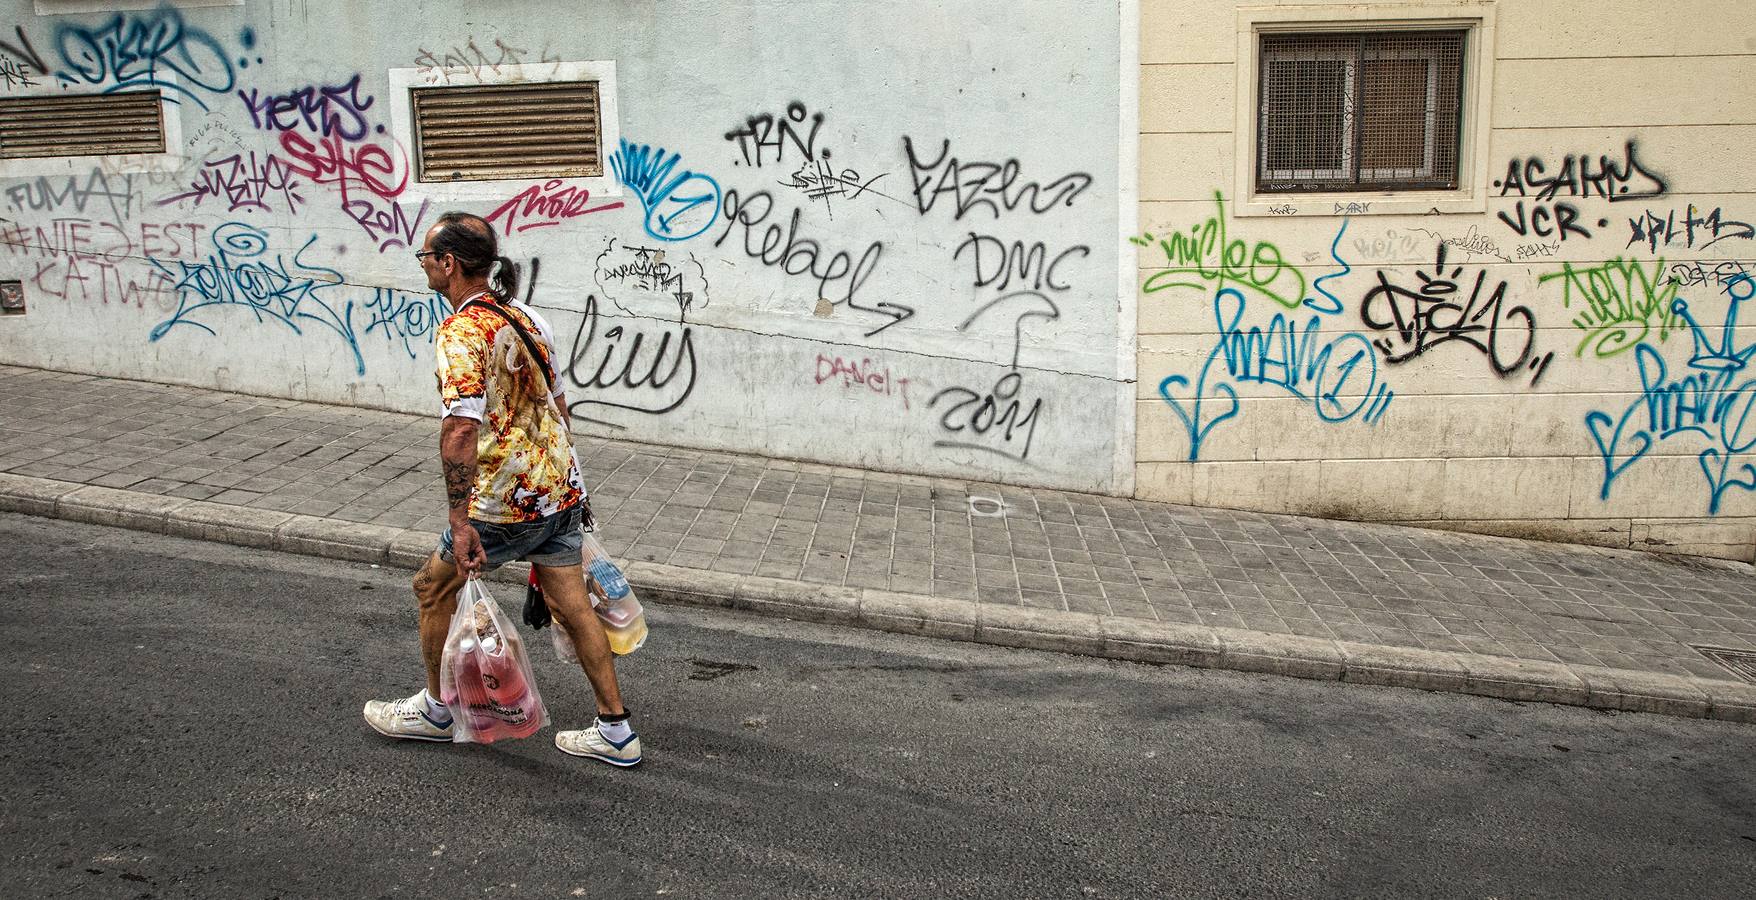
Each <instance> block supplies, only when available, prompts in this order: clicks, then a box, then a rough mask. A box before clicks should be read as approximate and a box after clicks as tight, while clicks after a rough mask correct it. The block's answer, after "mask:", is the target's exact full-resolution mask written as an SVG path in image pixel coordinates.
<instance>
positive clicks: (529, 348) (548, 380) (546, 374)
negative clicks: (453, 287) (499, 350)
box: [459, 300, 555, 393]
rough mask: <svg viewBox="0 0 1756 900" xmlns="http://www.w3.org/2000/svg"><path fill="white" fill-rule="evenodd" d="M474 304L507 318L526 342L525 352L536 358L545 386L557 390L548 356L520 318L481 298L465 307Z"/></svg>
mask: <svg viewBox="0 0 1756 900" xmlns="http://www.w3.org/2000/svg"><path fill="white" fill-rule="evenodd" d="M472 306H475V307H480V308H482V309H486V310H492V311H493V313H494V315H497V316H499V317H500V318H501V319H503V320H505V322H506V324H508V325H511V326H512V330H513V331H516V332H518V339H519V340H521V341H523V342H524V349H525V352H527V353H529V354H530V358H531V359H533V360H536V363H537V371H538V372H541V373H542V374H543V386H544V387H546V388H548V390H549V391H550V392H551V393H553V392H554V390H555V373H554V372H552V371H550V369H549V360H548V357H546V356H544V355H543V354H542V353H540V352H538V350H537V342H536V341H535V340H534V339H533V338H532V337H531V336H530V332H529V331H527V330H525V327H524V326H523V325H520V324H518V319H516V318H514V317H512V316H509V315H507V314H506V311H505V310H503V309H501V308H500V307H499V306H497V305H495V304H493V303H484V302H482V301H480V300H471V301H470V302H468V303H465V304H464V305H463V309H469V308H470V307H472ZM459 312H462V310H459Z"/></svg>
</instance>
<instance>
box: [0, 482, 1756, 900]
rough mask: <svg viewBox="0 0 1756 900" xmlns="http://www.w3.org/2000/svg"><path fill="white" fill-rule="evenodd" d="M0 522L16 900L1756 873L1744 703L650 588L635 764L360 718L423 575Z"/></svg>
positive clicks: (1614, 892) (407, 642)
mask: <svg viewBox="0 0 1756 900" xmlns="http://www.w3.org/2000/svg"><path fill="white" fill-rule="evenodd" d="M0 541H4V543H5V545H6V546H7V547H9V548H10V550H9V552H8V553H6V555H5V559H6V566H5V569H4V571H0V584H3V586H4V597H5V601H4V602H5V607H4V609H5V615H4V617H3V619H0V622H3V624H0V639H3V642H4V648H5V649H4V651H3V652H4V653H5V669H4V671H5V673H6V677H5V679H4V687H3V688H0V699H3V700H4V709H5V716H4V719H3V720H0V721H3V724H0V763H3V766H4V772H5V775H6V777H5V778H4V779H3V782H0V783H3V785H4V787H3V788H0V842H3V848H0V858H3V859H0V896H4V897H8V898H38V897H59V896H67V897H82V898H84V897H96V898H108V897H116V898H134V897H139V898H147V897H151V898H167V897H225V898H233V897H238V898H248V897H326V898H327V897H405V896H406V897H657V896H667V897H763V898H769V897H905V898H918V897H940V896H944V897H996V898H1022V897H1074V898H1085V897H1150V898H1183V897H1300V898H1303V897H1397V898H1402V897H1423V896H1433V897H1478V898H1481V897H1503V898H1511V897H1589V898H1611V897H1688V898H1717V897H1739V896H1743V897H1749V896H1751V895H1752V891H1756V766H1753V765H1752V764H1753V763H1756V728H1753V727H1751V726H1740V725H1732V724H1727V723H1721V722H1702V721H1690V720H1679V719H1668V718H1663V717H1657V716H1646V715H1627V714H1625V715H1611V714H1605V713H1600V712H1592V711H1587V710H1580V709H1571V708H1562V707H1548V706H1541V705H1528V704H1516V703H1506V702H1499V701H1491V700H1483V699H1479V698H1469V697H1455V696H1449V695H1440V694H1429V693H1423V692H1418V691H1409V690H1397V689H1380V688H1362V687H1355V686H1348V685H1339V684H1334V683H1318V682H1304V681H1297V680H1292V679H1279V678H1271V677H1266V676H1253V675H1241V674H1236V673H1227V672H1208V671H1198V670H1190V669H1178V668H1159V667H1151V666H1141V665H1134V664H1124V663H1109V662H1103V661H1094V660H1088V659H1084V658H1079V657H1071V656H1060V655H1055V654H1046V653H1035V652H1027V651H1009V650H1000V649H992V648H984V647H979V646H975V645H967V644H957V643H949V642H940V641H929V640H915V639H907V638H902V637H897V636H892V635H884V634H872V633H865V632H860V631H854V630H847V629H838V628H828V627H820V626H812V625H804V624H798V623H790V622H783V621H778V620H769V619H761V618H755V617H750V616H745V615H741V614H735V613H730V612H718V611H716V612H701V611H690V610H677V609H655V610H652V611H651V612H650V613H649V620H650V621H651V623H652V626H653V636H652V639H651V641H650V642H649V643H648V645H647V647H646V648H645V649H643V650H641V651H639V652H638V653H637V654H635V655H634V656H632V657H630V658H629V659H627V660H626V661H625V662H624V663H623V664H622V666H621V671H622V674H623V679H624V690H625V692H626V694H627V696H628V698H629V704H630V706H631V708H632V709H633V711H634V712H635V715H636V718H635V721H636V725H637V728H638V729H639V731H640V733H641V737H642V742H643V744H644V745H645V751H646V757H647V759H646V763H645V764H644V765H643V766H641V767H639V768H636V769H631V770H616V769H612V768H610V767H608V766H605V765H603V764H601V763H596V762H593V761H590V760H583V759H576V758H573V757H569V756H564V755H562V754H560V753H559V752H557V751H556V750H555V749H554V747H553V744H552V743H551V737H552V733H553V730H552V729H550V730H546V731H544V732H542V733H541V734H539V735H538V736H537V737H534V738H531V739H528V740H525V741H518V742H511V743H504V744H497V745H494V746H492V747H482V746H462V745H458V746H452V745H432V744H417V743H412V742H397V741H390V740H387V739H385V738H382V737H379V736H378V735H377V734H375V733H373V732H372V731H371V730H369V729H368V728H367V727H366V725H365V724H364V723H363V722H362V721H361V719H360V714H359V711H360V706H361V704H362V703H363V702H364V701H365V700H366V699H368V698H371V697H383V698H390V697H397V696H403V695H406V694H409V693H412V692H413V691H414V690H415V689H416V688H418V687H419V685H420V681H421V675H420V665H419V659H418V655H417V650H416V642H415V637H414V623H415V615H414V605H413V600H412V598H411V596H410V594H409V592H408V589H407V579H408V573H405V572H401V571H396V570H389V569H374V568H371V567H369V566H366V565H359V564H350V563H338V562H330V561H325V560H315V559H306V558H301V557H295V556H286V555H280V554H273V553H263V552H255V551H249V550H243V549H239V548H234V547H226V546H222V545H212V544H203V543H198V542H192V541H185V540H179V539H171V538H162V537H156V536H152V535H144V534H137V533H132V532H124V531H117V530H112V529H104V528H97V527H92V526H83V525H76V524H71V523H63V522H55V521H49V520H43V519H32V518H26V517H20V516H10V515H0ZM636 587H637V588H638V585H636ZM501 600H502V603H503V604H504V605H506V606H507V607H508V608H513V609H515V608H516V604H518V603H520V602H522V596H521V595H514V593H513V592H512V591H511V590H502V591H501ZM526 633H527V635H528V634H529V633H528V632H526ZM546 634H547V632H544V638H543V642H540V643H534V644H533V645H532V646H536V647H542V648H543V652H541V653H539V654H537V659H538V665H537V676H538V679H539V683H540V684H541V686H542V689H543V691H544V695H545V697H546V698H547V699H548V701H549V704H550V706H551V708H552V709H553V710H554V714H555V720H556V723H557V725H561V726H564V727H579V726H581V725H582V724H584V723H585V722H586V721H587V717H588V716H589V713H590V709H591V703H590V696H589V688H588V687H587V685H586V682H585V680H584V678H583V677H582V676H580V675H579V674H578V671H577V670H576V669H570V668H568V667H566V666H563V665H562V664H561V663H559V662H558V661H557V660H556V659H554V657H553V655H552V653H550V652H549V651H548V650H547V649H546ZM527 639H528V638H527Z"/></svg>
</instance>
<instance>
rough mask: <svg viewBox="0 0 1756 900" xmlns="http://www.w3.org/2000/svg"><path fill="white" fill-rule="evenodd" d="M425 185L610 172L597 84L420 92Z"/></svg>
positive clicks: (416, 98)
mask: <svg viewBox="0 0 1756 900" xmlns="http://www.w3.org/2000/svg"><path fill="white" fill-rule="evenodd" d="M413 106H414V121H415V147H416V154H415V155H416V159H417V168H418V173H417V177H418V178H419V179H420V180H421V181H492V180H496V179H506V178H527V177H561V178H591V177H596V176H599V175H602V174H604V166H603V158H602V155H601V153H600V151H599V147H600V144H601V141H600V134H601V132H600V131H599V128H598V85H597V82H595V81H563V82H549V83H538V84H531V83H524V84H492V85H468V86H462V87H434V88H415V89H414V91H413Z"/></svg>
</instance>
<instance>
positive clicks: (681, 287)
mask: <svg viewBox="0 0 1756 900" xmlns="http://www.w3.org/2000/svg"><path fill="white" fill-rule="evenodd" d="M666 256H667V254H666V252H665V251H664V250H660V249H658V248H656V247H633V246H628V245H626V244H624V245H622V247H621V249H620V250H618V249H617V246H616V239H615V238H613V237H612V238H610V239H609V243H608V244H607V245H606V246H605V247H604V252H602V253H599V254H598V259H597V274H596V278H597V283H598V287H599V288H600V289H602V290H603V291H604V297H605V298H607V299H608V300H609V301H610V302H611V303H614V304H615V305H616V308H617V309H619V310H621V311H622V312H624V313H627V314H628V315H631V316H633V315H640V314H641V310H640V309H639V307H640V306H641V304H637V303H635V302H634V300H635V299H637V298H638V297H639V296H640V295H641V294H648V295H655V294H656V295H659V296H662V297H664V298H666V299H668V300H670V301H671V302H673V303H675V304H676V306H677V321H678V322H682V321H683V317H684V316H685V315H687V314H688V313H689V312H690V311H691V310H694V309H698V308H700V307H704V306H706V305H707V302H708V296H707V267H706V266H703V265H702V264H701V260H699V259H697V258H696V257H695V254H693V253H691V254H689V258H688V259H687V260H686V261H683V262H680V263H678V264H677V265H672V264H671V262H670V261H669V260H667V259H666ZM688 282H693V283H694V289H693V290H691V289H690V286H689V284H688ZM612 292H613V293H612ZM624 300H627V301H628V302H627V303H624V302H623V301H624Z"/></svg>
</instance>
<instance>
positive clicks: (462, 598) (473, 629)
mask: <svg viewBox="0 0 1756 900" xmlns="http://www.w3.org/2000/svg"><path fill="white" fill-rule="evenodd" d="M439 694H440V697H439V699H440V702H442V703H444V704H445V705H447V706H449V707H451V718H452V721H454V722H456V723H457V724H456V725H455V726H454V729H455V730H454V731H453V732H452V734H453V737H452V740H453V741H458V742H474V743H479V744H491V743H493V742H494V741H499V740H506V739H509V738H522V737H530V736H531V735H533V734H536V733H537V732H538V731H539V730H541V729H542V728H543V726H545V725H547V724H549V710H548V708H547V707H545V706H544V705H543V698H542V695H541V694H539V693H538V692H537V683H536V679H535V678H534V677H533V676H532V673H531V667H530V658H529V657H528V656H526V655H525V652H524V641H523V640H521V639H520V638H519V636H518V629H516V628H515V627H513V623H512V620H511V619H510V618H507V616H506V613H505V612H503V611H501V609H500V604H498V603H495V602H494V598H493V597H490V596H488V590H487V588H486V587H484V586H483V585H482V582H481V579H479V578H471V579H469V581H468V582H466V583H465V584H464V586H463V589H462V590H460V591H458V592H457V612H456V613H454V614H453V615H452V617H451V630H450V631H449V632H448V633H447V634H446V636H445V653H444V655H443V656H442V657H440V662H439Z"/></svg>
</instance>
